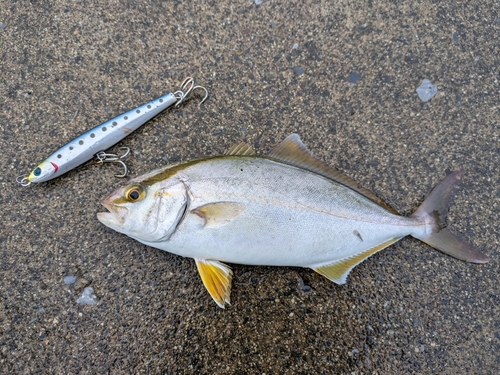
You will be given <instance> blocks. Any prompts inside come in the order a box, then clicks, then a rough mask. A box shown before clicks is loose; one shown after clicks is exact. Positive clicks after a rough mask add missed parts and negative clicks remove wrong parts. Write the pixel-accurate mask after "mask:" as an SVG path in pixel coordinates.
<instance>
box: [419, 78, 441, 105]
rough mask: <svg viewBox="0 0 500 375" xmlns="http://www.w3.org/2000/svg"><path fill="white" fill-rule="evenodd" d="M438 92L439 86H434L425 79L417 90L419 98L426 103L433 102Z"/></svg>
mask: <svg viewBox="0 0 500 375" xmlns="http://www.w3.org/2000/svg"><path fill="white" fill-rule="evenodd" d="M437 92H438V89H437V86H435V85H433V84H432V83H431V81H429V80H428V79H424V80H423V81H422V83H421V85H420V86H419V87H418V88H417V94H418V97H419V98H420V100H421V101H423V102H424V103H425V102H427V101H429V100H431V98H432V97H434V95H436V94H437Z"/></svg>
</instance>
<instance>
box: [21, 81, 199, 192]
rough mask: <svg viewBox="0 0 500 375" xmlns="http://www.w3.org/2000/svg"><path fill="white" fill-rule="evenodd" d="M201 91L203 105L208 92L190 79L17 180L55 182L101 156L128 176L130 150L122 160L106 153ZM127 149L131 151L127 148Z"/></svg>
mask: <svg viewBox="0 0 500 375" xmlns="http://www.w3.org/2000/svg"><path fill="white" fill-rule="evenodd" d="M197 88H201V89H203V90H205V97H204V98H203V99H202V100H201V102H200V104H201V103H203V102H204V101H205V100H206V99H207V97H208V92H207V90H206V89H205V88H204V87H202V86H195V85H194V80H193V78H191V77H188V78H186V79H185V80H184V81H183V82H182V85H181V88H180V90H178V91H175V92H173V93H168V94H165V95H163V96H160V97H159V98H156V99H154V100H152V101H150V102H148V103H146V104H143V105H141V106H139V107H137V108H134V109H131V110H130V111H128V112H125V113H122V114H121V115H118V116H117V117H115V118H112V119H111V120H108V121H106V122H103V123H102V124H100V125H98V126H96V127H94V128H92V129H90V130H89V131H87V132H85V133H83V134H81V135H79V136H78V137H76V138H74V139H73V140H71V141H70V142H68V143H67V144H65V145H64V146H62V147H61V148H59V149H58V150H56V151H54V152H53V153H52V154H51V155H49V156H48V157H47V159H45V160H44V161H42V162H41V163H40V164H39V165H38V166H37V167H35V169H33V170H32V171H31V172H30V173H29V174H28V175H22V176H19V177H17V182H18V183H19V184H21V185H22V186H28V185H30V184H31V183H40V182H45V181H48V180H51V179H53V178H56V177H59V176H61V175H62V174H64V173H67V172H69V171H71V170H72V169H74V168H76V167H78V166H79V165H81V164H83V163H85V162H86V161H89V160H90V159H92V158H93V157H94V155H96V156H97V157H98V160H99V161H98V163H102V162H104V161H116V162H119V163H121V164H122V165H123V167H124V169H125V173H124V174H123V175H117V177H125V175H126V174H127V167H126V165H125V164H124V163H123V162H122V161H121V160H120V159H122V158H123V157H125V156H126V155H127V154H128V151H127V152H126V153H125V155H123V156H120V157H118V156H117V155H114V154H106V153H104V152H103V151H104V150H106V149H108V148H110V147H111V146H113V145H114V144H116V143H118V142H120V141H121V140H122V139H123V138H125V137H126V136H127V135H129V134H130V133H132V132H133V131H135V130H137V129H139V128H140V127H141V126H142V125H144V124H145V123H146V122H148V121H149V120H151V119H152V118H153V117H155V116H156V115H158V114H159V113H161V112H163V111H164V110H166V109H167V108H169V107H171V106H173V105H175V107H176V108H177V107H179V106H180V104H181V103H182V102H184V101H185V99H186V97H187V96H188V95H189V94H190V93H191V91H193V90H194V89H197ZM123 148H124V149H128V148H127V147H123ZM106 158H107V159H106Z"/></svg>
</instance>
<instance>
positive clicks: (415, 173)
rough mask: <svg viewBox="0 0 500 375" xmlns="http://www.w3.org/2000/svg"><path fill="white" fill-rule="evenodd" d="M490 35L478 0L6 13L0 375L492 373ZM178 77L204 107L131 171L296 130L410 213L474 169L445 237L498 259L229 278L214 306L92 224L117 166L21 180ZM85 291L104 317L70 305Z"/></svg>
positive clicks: (404, 245)
mask: <svg viewBox="0 0 500 375" xmlns="http://www.w3.org/2000/svg"><path fill="white" fill-rule="evenodd" d="M499 31H500V5H499V3H498V2H491V1H489V2H486V1H480V0H471V1H440V2H438V1H399V2H397V3H393V2H386V1H379V0H374V1H369V2H363V1H361V2H358V1H342V0H339V1H306V2H304V1H273V0H269V1H265V2H263V3H262V4H260V5H256V4H255V3H252V2H250V1H249V0H238V1H229V0H220V1H190V2H187V1H186V2H172V1H112V2H101V1H73V2H62V1H61V2H52V1H40V2H28V1H8V0H5V1H3V2H2V3H1V6H0V62H1V70H0V129H1V139H0V145H1V151H2V152H1V155H0V163H1V166H2V172H1V174H0V183H1V189H0V202H1V205H0V215H1V217H2V226H1V228H0V251H1V258H0V272H1V273H0V277H1V284H0V373H2V374H104V373H110V374H129V373H138V374H183V373H186V374H188V373H197V374H242V373H249V374H263V373H265V374H313V373H318V374H403V373H411V374H497V373H498V368H499V367H500V354H499V350H500V307H499V303H500V291H499V282H498V275H499V274H500V266H499V264H500V262H499V260H500V257H499V255H498V254H499V250H498V244H499V238H500V233H499V229H498V222H499V219H500V214H499V199H500V190H499V186H500V183H499V182H500V181H499V174H498V171H499V169H500V148H499V133H500V131H499V102H500V101H499V89H500V85H499V82H498V80H499V79H500V72H499V66H500V59H499V55H500V45H499V42H498V40H499V39H498V35H499ZM354 73H355V74H354ZM189 75H191V76H194V77H195V78H196V80H197V82H198V83H199V84H203V85H204V86H206V87H207V89H208V90H209V91H210V95H211V96H210V99H209V101H207V102H206V103H205V104H204V105H202V107H201V108H198V106H197V105H196V102H195V101H194V100H193V101H191V102H189V103H187V104H186V105H185V106H184V107H183V108H182V109H179V110H174V111H169V112H166V113H164V114H162V115H160V116H158V117H157V118H156V119H154V120H153V121H151V122H150V123H148V124H147V125H146V126H144V127H143V128H142V129H140V130H139V131H137V132H136V133H134V134H133V135H131V136H129V137H128V138H126V139H125V140H124V141H123V142H121V143H120V146H128V147H130V148H131V149H132V150H133V156H132V157H129V158H128V159H127V164H128V165H129V168H130V170H131V172H130V174H131V175H132V176H136V175H139V174H142V173H145V172H147V171H149V170H152V169H154V168H157V167H160V166H163V165H165V164H167V163H170V162H175V161H182V160H188V159H190V158H194V157H199V156H206V155H215V154H219V153H222V152H223V151H224V150H226V149H227V148H229V147H230V146H231V145H232V144H233V143H235V142H241V141H242V140H244V141H247V142H249V143H251V144H253V145H254V146H255V147H256V149H257V150H258V152H260V153H265V152H266V151H267V150H268V149H269V148H270V147H272V146H273V145H275V144H276V143H277V142H279V141H280V140H281V139H283V138H284V137H285V136H286V135H288V134H290V133H292V132H298V133H299V134H300V136H301V138H302V140H303V141H304V143H305V144H306V145H308V146H309V147H310V149H311V150H313V151H314V153H315V154H316V155H317V156H318V157H320V158H321V159H323V160H325V161H326V162H328V163H329V164H330V165H333V166H335V167H337V168H338V169H339V170H340V171H342V172H344V173H346V174H347V175H349V176H351V177H353V178H355V179H356V180H358V181H359V182H360V183H361V184H362V185H363V186H365V187H367V188H369V189H371V190H373V191H374V192H375V193H376V194H378V195H379V196H380V197H382V198H384V199H385V200H386V201H388V202H389V203H390V204H391V205H393V206H395V207H396V208H397V209H398V210H399V211H400V212H401V213H403V214H409V213H410V212H411V211H412V210H413V209H414V208H415V207H416V206H417V205H418V203H419V202H421V201H422V199H423V197H424V196H425V194H427V192H428V191H429V190H430V189H431V188H432V186H433V185H434V184H436V183H437V182H438V181H439V180H441V179H442V178H443V177H444V176H445V175H446V173H447V172H448V171H451V170H455V169H459V168H464V169H466V170H467V171H468V173H467V175H466V178H465V179H464V183H463V188H462V190H461V191H460V193H459V194H458V196H457V197H456V199H455V202H454V204H453V206H452V208H451V212H450V216H449V222H450V223H451V224H452V226H453V227H454V228H455V229H456V230H457V231H459V232H461V233H463V234H464V235H466V236H467V237H469V238H470V239H471V241H472V242H473V243H474V244H475V245H477V246H478V247H479V248H481V249H483V250H484V252H485V253H486V254H487V255H488V256H489V257H490V258H491V262H490V263H489V264H486V265H473V264H467V263H464V262H461V261H458V260H456V259H452V258H449V257H447V256H445V255H443V254H441V253H438V252H436V251H434V250H432V249H431V248H429V247H428V246H427V245H424V244H423V243H420V242H419V241H417V240H413V239H409V238H408V239H404V240H402V241H400V242H399V243H397V244H395V245H393V246H391V247H390V248H388V249H386V250H384V251H382V252H380V253H379V254H377V255H375V256H373V257H372V258H370V259H369V260H368V261H366V262H364V263H363V264H362V265H360V266H358V267H357V268H356V269H355V270H354V271H353V272H352V273H351V275H350V276H349V278H348V283H347V284H346V285H344V286H338V285H334V284H333V283H331V282H329V281H328V280H326V279H325V278H323V277H322V276H320V275H318V274H316V273H314V272H313V271H311V270H307V269H300V268H271V267H249V266H242V265H234V266H233V271H234V273H235V275H234V282H233V290H232V305H231V306H230V307H229V308H227V309H226V310H222V309H219V308H218V307H217V306H216V305H215V303H214V302H213V301H212V300H211V298H210V296H209V295H208V293H206V291H205V289H204V287H203V286H202V284H201V282H200V280H199V276H198V275H197V271H196V267H195V265H194V262H193V261H192V260H191V259H183V258H180V257H178V256H174V255H171V254H168V253H165V252H161V251H159V250H155V249H152V248H148V247H145V246H143V245H141V244H140V243H138V242H135V241H133V240H132V239H130V238H128V237H126V236H123V235H120V234H118V233H115V232H113V231H111V230H109V229H107V228H106V227H104V226H103V225H101V224H100V223H99V222H98V221H97V219H96V213H97V212H99V211H102V208H101V207H100V205H99V202H100V200H101V199H102V198H103V197H104V196H105V195H107V194H108V192H110V191H111V190H113V189H114V188H115V187H117V186H118V185H120V184H121V183H122V181H119V180H117V179H116V178H115V177H113V174H114V173H115V172H116V171H117V169H116V167H115V166H113V165H106V166H105V167H102V166H99V165H94V164H92V163H88V164H86V165H84V166H82V167H80V168H77V169H76V170H74V171H72V172H70V173H68V174H66V175H64V176H63V177H61V178H58V179H55V180H52V181H50V182H48V183H43V184H40V185H32V186H29V187H25V188H23V187H21V186H19V185H18V184H17V183H16V177H17V176H18V175H20V174H24V173H26V172H28V171H29V170H31V169H33V168H34V167H35V166H36V164H37V163H39V162H41V161H42V160H43V159H44V158H45V157H46V156H48V155H49V154H50V153H52V152H53V151H55V150H56V149H57V148H59V147H60V146H62V145H63V144H64V143H66V142H68V141H69V140H71V139H72V138H73V137H75V136H77V135H78V134H80V133H83V132H85V131H86V130H88V129H90V128H92V127H93V126H95V125H97V124H99V123H101V122H103V121H105V120H108V119H109V118H111V117H114V116H116V115H118V114H120V113H122V112H123V111H125V110H128V109H131V108H133V107H135V106H137V105H139V104H142V103H145V102H147V101H149V100H151V99H153V98H155V97H157V96H160V95H162V94H164V93H166V92H168V91H169V90H173V89H176V88H177V86H178V85H179V83H180V82H181V81H182V79H183V78H184V77H186V76H189ZM425 78H427V79H429V80H430V81H431V82H432V83H434V84H435V85H437V86H438V94H437V95H436V96H435V97H434V98H432V99H431V100H430V101H429V102H427V103H423V102H422V101H421V100H420V99H419V98H418V96H417V93H416V91H415V90H416V88H417V87H418V86H419V85H420V83H421V81H422V80H423V79H425ZM70 275H74V276H77V281H76V283H75V284H72V285H69V286H68V285H66V284H65V283H64V280H63V279H64V277H66V276H70ZM86 286H92V287H93V288H94V291H95V294H96V295H97V300H98V303H97V305H93V306H86V305H79V304H77V303H76V300H77V299H78V298H79V297H80V296H81V295H82V291H83V289H84V288H85V287H86Z"/></svg>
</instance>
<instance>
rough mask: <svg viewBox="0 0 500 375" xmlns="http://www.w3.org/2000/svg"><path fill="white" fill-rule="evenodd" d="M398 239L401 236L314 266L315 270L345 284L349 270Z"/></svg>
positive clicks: (338, 282) (335, 281)
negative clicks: (351, 254)
mask: <svg viewBox="0 0 500 375" xmlns="http://www.w3.org/2000/svg"><path fill="white" fill-rule="evenodd" d="M398 240H399V238H393V239H390V240H389V241H387V242H384V243H382V244H380V245H378V246H375V247H374V248H372V249H369V250H367V251H365V252H362V253H360V254H357V255H354V256H351V257H348V258H344V259H340V260H337V261H335V262H333V263H330V264H327V265H325V266H321V267H317V268H313V270H315V271H316V272H317V273H319V274H320V275H323V276H325V277H326V278H327V279H330V280H331V281H333V282H334V283H337V284H345V282H346V279H347V275H349V272H351V270H352V269H353V268H354V267H356V266H357V265H358V264H360V263H361V262H362V261H364V260H365V259H367V258H369V257H370V256H372V255H373V254H375V253H376V252H378V251H380V250H382V249H385V248H386V247H387V246H389V245H392V244H393V243H394V242H397V241H398Z"/></svg>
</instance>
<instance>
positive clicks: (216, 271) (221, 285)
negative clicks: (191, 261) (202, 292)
mask: <svg viewBox="0 0 500 375" xmlns="http://www.w3.org/2000/svg"><path fill="white" fill-rule="evenodd" d="M195 261H196V267H198V272H199V274H200V277H201V281H203V285H205V288H207V290H208V293H210V295H211V296H212V298H213V299H214V301H215V303H217V305H219V307H222V308H224V307H225V304H226V303H227V304H228V305H229V304H230V298H229V297H230V294H231V280H232V278H233V271H231V269H230V268H229V267H228V266H226V265H225V264H224V263H221V262H219V261H216V260H205V259H195Z"/></svg>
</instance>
